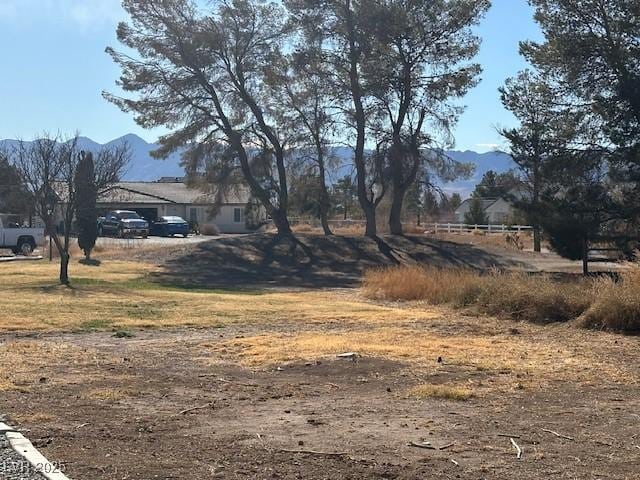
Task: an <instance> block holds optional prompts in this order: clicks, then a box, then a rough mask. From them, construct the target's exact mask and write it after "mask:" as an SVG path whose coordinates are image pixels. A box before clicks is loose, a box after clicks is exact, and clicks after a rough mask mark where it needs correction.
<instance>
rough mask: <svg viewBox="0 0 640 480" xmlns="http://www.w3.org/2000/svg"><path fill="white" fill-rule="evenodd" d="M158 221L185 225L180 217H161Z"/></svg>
mask: <svg viewBox="0 0 640 480" xmlns="http://www.w3.org/2000/svg"><path fill="white" fill-rule="evenodd" d="M160 221H162V222H167V223H187V222H186V221H185V220H184V218H182V217H162V218H161V219H160Z"/></svg>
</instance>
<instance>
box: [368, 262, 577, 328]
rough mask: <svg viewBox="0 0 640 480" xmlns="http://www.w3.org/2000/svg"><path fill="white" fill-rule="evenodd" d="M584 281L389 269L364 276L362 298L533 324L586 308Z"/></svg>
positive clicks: (570, 316) (568, 316)
mask: <svg viewBox="0 0 640 480" xmlns="http://www.w3.org/2000/svg"><path fill="white" fill-rule="evenodd" d="M585 282H586V281H578V282H574V283H570V282H560V281H554V280H552V279H550V278H548V277H542V276H528V275H525V274H516V273H506V274H505V273H499V272H493V273H491V274H488V275H481V274H479V273H477V272H474V271H472V270H461V269H438V268H423V267H419V266H402V267H391V268H387V269H382V270H373V271H370V272H367V273H366V274H365V277H364V283H363V290H364V293H365V295H366V296H368V297H369V298H374V299H383V300H423V301H427V302H429V303H431V304H434V305H437V304H443V303H449V304H453V305H456V306H465V305H474V306H476V307H477V308H478V309H479V310H480V311H482V312H484V313H488V314H492V315H499V316H508V317H510V318H514V319H518V320H527V321H531V322H537V323H550V322H564V321H568V320H572V319H574V318H576V317H578V316H579V315H580V314H582V313H583V312H584V311H585V310H586V309H587V308H588V307H589V300H588V296H587V295H585V293H584V291H585V288H586V289H588V288H589V285H590V284H587V285H585Z"/></svg>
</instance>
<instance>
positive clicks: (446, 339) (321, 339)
mask: <svg viewBox="0 0 640 480" xmlns="http://www.w3.org/2000/svg"><path fill="white" fill-rule="evenodd" d="M402 312H403V311H402V309H401V308H399V309H398V311H397V314H396V317H397V318H398V322H399V321H400V319H401V317H402V315H403V313H402ZM479 321H481V322H482V325H483V329H482V330H481V331H479V330H478V328H477V322H479ZM506 325H508V323H505V322H504V321H502V320H498V319H493V320H492V319H482V320H476V323H475V324H471V323H465V322H464V321H463V320H462V319H461V318H460V317H459V316H451V317H444V318H440V319H439V320H433V321H431V322H429V323H426V324H424V325H423V326H421V327H420V328H418V327H417V326H413V327H412V326H396V327H392V326H385V325H367V326H366V328H365V327H364V326H363V328H360V329H349V330H339V331H322V330H306V331H305V330H303V331H298V333H295V334H283V333H264V334H261V335H255V336H249V337H246V338H236V339H233V340H229V341H226V342H223V343H221V344H218V343H215V344H212V343H203V344H202V347H203V348H205V349H207V350H208V351H209V352H210V354H209V355H207V356H206V357H203V358H202V360H203V361H204V362H205V363H217V362H220V361H222V362H225V363H226V362H234V363H235V362H239V363H240V364H242V365H243V366H246V367H249V368H265V367H268V368H273V367H274V366H278V365H283V364H287V363H298V362H307V361H314V360H317V359H322V360H323V361H347V360H337V359H336V355H338V354H340V353H344V352H357V353H358V354H360V355H362V356H364V357H373V358H385V359H389V360H394V361H399V362H402V363H404V364H410V365H411V367H410V370H411V373H414V372H416V371H417V372H429V374H435V373H439V374H440V376H439V378H440V381H439V382H438V383H439V384H443V385H446V386H448V387H455V388H457V387H462V386H463V385H460V384H459V379H458V378H451V379H450V381H448V382H447V383H441V382H442V381H443V380H445V379H446V378H447V377H446V376H447V375H448V373H447V372H451V371H452V370H453V371H458V372H467V373H466V374H465V375H467V376H468V374H469V372H472V374H473V376H468V378H477V379H478V380H477V381H474V383H473V384H468V385H467V384H465V385H464V387H466V388H468V389H470V390H472V393H473V394H474V395H478V396H481V395H483V394H484V392H491V391H496V389H498V390H519V389H523V388H545V387H546V386H548V385H552V384H553V383H554V382H578V383H580V384H581V385H583V386H587V385H597V384H598V382H599V379H600V378H601V377H602V376H603V375H606V377H607V378H608V379H610V380H611V381H614V382H620V383H629V382H631V383H637V376H636V374H635V373H634V372H633V367H632V366H631V365H628V364H624V363H620V362H618V361H617V360H616V359H615V358H613V357H611V356H610V355H609V353H602V351H599V350H598V349H597V348H596V345H600V346H601V345H602V344H601V342H602V340H603V339H602V338H599V339H594V338H593V336H594V334H593V332H586V331H583V330H579V329H571V328H568V327H561V328H563V330H562V333H560V332H558V331H550V328H549V327H540V326H536V325H526V324H525V325H523V326H522V327H520V328H519V330H520V334H519V335H513V334H511V333H509V331H508V329H507V328H506ZM443 330H444V331H443ZM590 340H591V341H592V347H590V348H589V349H586V348H584V344H585V343H588V342H589V341H590ZM611 343H612V344H613V341H611ZM625 344H626V340H625ZM598 348H599V347H598ZM621 348H622V347H621ZM624 348H633V347H632V342H631V340H629V345H627V346H626V347H624ZM438 357H441V358H442V359H443V361H442V363H438V362H437V359H438ZM483 378H488V379H490V380H488V381H481V379H483ZM423 383H430V382H428V381H425V380H423Z"/></svg>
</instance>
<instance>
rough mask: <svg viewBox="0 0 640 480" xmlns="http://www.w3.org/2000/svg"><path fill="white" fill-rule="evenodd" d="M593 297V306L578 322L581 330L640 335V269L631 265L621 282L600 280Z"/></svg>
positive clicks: (592, 294)
mask: <svg viewBox="0 0 640 480" xmlns="http://www.w3.org/2000/svg"><path fill="white" fill-rule="evenodd" d="M591 296H592V297H593V301H592V303H591V306H590V307H589V309H588V310H587V311H586V312H584V313H583V314H582V316H581V317H580V318H579V319H578V322H577V323H578V324H579V325H580V326H582V327H585V328H594V329H601V330H612V331H620V332H628V333H639V332H640V265H638V264H632V265H629V268H628V269H627V270H626V271H624V272H622V273H621V274H620V278H619V279H618V280H615V279H612V278H609V277H602V278H599V279H598V280H596V281H595V282H594V284H593V287H592V290H591Z"/></svg>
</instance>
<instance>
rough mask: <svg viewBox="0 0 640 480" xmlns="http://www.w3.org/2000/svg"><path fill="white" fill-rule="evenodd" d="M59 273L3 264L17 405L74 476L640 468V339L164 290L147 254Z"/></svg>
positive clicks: (334, 296) (2, 376) (326, 302)
mask: <svg viewBox="0 0 640 480" xmlns="http://www.w3.org/2000/svg"><path fill="white" fill-rule="evenodd" d="M56 267H57V266H56V265H55V264H53V265H51V264H49V263H46V262H42V263H29V264H20V265H18V264H10V265H5V266H2V269H3V272H2V273H3V275H5V277H4V278H10V279H11V282H10V285H8V286H6V287H3V293H5V295H3V298H2V300H0V309H1V312H2V315H0V412H2V413H5V414H7V415H8V421H9V422H10V423H14V424H16V425H17V426H19V427H22V428H27V429H29V431H30V433H29V436H30V437H31V439H32V440H34V441H36V443H38V442H39V443H40V444H42V445H43V447H42V450H43V452H44V453H45V454H46V455H47V456H48V457H49V458H50V459H51V460H53V461H56V460H59V461H68V462H69V464H68V468H67V473H68V474H69V476H70V477H71V478H101V479H106V480H116V479H121V478H125V477H126V478H140V479H142V478H156V477H157V478H167V477H172V478H184V479H196V478H197V479H201V478H285V479H289V478H291V479H294V478H311V479H321V478H335V479H343V478H344V479H346V478H363V479H364V478H398V479H405V480H408V479H412V478H442V479H458V478H462V479H468V480H471V479H474V480H476V479H478V478H522V479H530V480H534V479H536V480H537V479H539V478H561V479H564V478H566V479H569V478H611V479H631V478H635V477H634V475H635V474H636V473H637V465H638V462H639V461H640V448H637V447H638V446H639V445H640V437H638V434H637V431H638V430H637V426H638V421H639V420H640V417H637V416H633V415H635V413H634V412H637V411H638V408H640V403H639V402H640V399H639V397H638V395H637V391H638V387H639V385H640V363H639V361H638V356H637V352H638V347H639V343H638V338H637V337H628V336H622V335H618V334H610V333H605V332H597V331H590V330H584V329H578V328H574V327H573V326H570V325H567V324H554V325H546V326H543V325H535V324H531V323H521V322H514V321H513V320H510V319H500V318H494V317H491V316H483V315H471V314H469V313H468V312H466V313H465V312H463V311H459V310H454V309H452V308H450V307H449V306H446V305H430V304H429V303H428V302H425V301H411V302H406V301H399V302H396V301H389V300H381V299H376V300H371V299H368V298H366V297H365V296H364V294H363V292H361V291H360V290H357V289H354V290H347V289H342V290H301V291H277V290H256V289H249V290H219V289H218V290H213V289H202V288H200V289H194V288H186V287H184V286H177V285H167V284H164V285H160V284H157V283H154V281H153V279H154V277H153V275H152V274H153V273H154V272H157V270H158V268H159V267H155V266H153V265H150V264H144V263H134V262H122V261H105V262H103V263H102V265H101V266H100V267H89V266H82V265H77V264H74V265H73V268H72V270H71V272H72V280H74V281H73V288H71V289H67V288H65V287H59V286H57V285H55V278H56ZM405 280H407V278H406V277H405ZM631 297H632V295H631V293H629V292H627V294H626V295H621V296H618V297H617V298H619V302H620V303H625V302H626V303H628V302H629V301H630V300H629V299H630V298H631ZM345 352H356V353H357V354H358V356H357V358H355V359H351V358H345V359H338V358H337V357H336V356H337V355H338V354H341V353H345ZM636 417H637V418H636ZM547 431H553V432H559V433H560V434H561V435H565V436H569V437H571V438H573V439H574V440H566V439H562V438H560V437H557V436H555V435H553V434H550V433H547ZM504 434H509V435H517V441H518V444H519V445H520V446H521V447H522V448H523V450H524V456H523V459H522V460H517V459H516V458H515V454H514V451H513V446H512V445H511V443H510V442H509V439H508V438H506V437H504V436H500V435H504ZM48 439H51V440H48ZM425 441H426V442H430V443H431V445H433V446H434V450H424V449H421V448H415V447H412V446H410V444H411V442H417V443H419V444H422V443H423V442H425ZM194 446H195V447H194ZM445 446H446V448H445ZM440 447H443V448H445V449H444V450H443V451H440ZM296 452H297V453H296ZM305 452H307V453H305ZM308 452H311V453H308ZM318 452H319V453H318ZM324 453H327V455H325V454H324ZM107 455H108V457H107ZM576 458H577V459H578V460H579V461H578V460H575V459H576ZM451 459H454V460H455V461H456V462H457V463H453V462H451ZM605 464H606V467H607V468H606V471H605V470H603V469H602V468H601V467H602V465H605ZM596 471H597V472H596ZM558 472H559V473H558ZM593 472H596V473H597V475H596V474H594V473H593Z"/></svg>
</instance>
